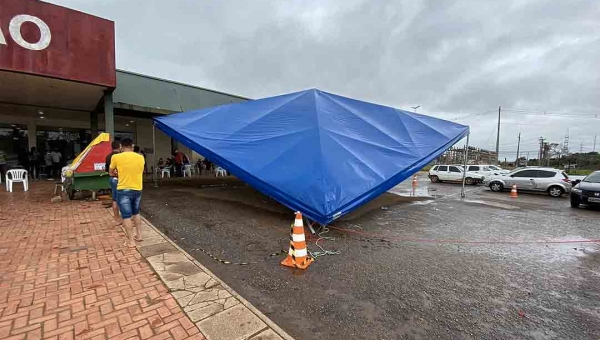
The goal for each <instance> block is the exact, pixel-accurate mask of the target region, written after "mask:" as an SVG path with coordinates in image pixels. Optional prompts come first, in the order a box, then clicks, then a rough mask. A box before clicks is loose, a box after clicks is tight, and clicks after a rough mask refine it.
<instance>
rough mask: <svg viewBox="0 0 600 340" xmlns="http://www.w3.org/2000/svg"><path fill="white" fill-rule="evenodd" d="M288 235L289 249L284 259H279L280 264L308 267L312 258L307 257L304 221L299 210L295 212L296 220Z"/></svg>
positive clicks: (301, 267)
mask: <svg viewBox="0 0 600 340" xmlns="http://www.w3.org/2000/svg"><path fill="white" fill-rule="evenodd" d="M290 236H291V238H290V251H289V252H288V256H287V257H286V258H285V260H283V261H281V264H282V265H284V266H287V267H292V268H300V269H306V268H308V266H309V265H310V264H311V263H312V262H313V261H314V259H312V258H310V257H308V250H307V249H306V240H305V238H304V223H303V222H302V214H301V213H300V212H299V211H298V212H296V220H295V221H294V224H293V225H292V230H291V235H290Z"/></svg>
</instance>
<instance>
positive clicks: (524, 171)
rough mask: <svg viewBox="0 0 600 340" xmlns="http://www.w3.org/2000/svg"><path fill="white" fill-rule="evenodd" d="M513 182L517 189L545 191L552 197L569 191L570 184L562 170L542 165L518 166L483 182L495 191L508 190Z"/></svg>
mask: <svg viewBox="0 0 600 340" xmlns="http://www.w3.org/2000/svg"><path fill="white" fill-rule="evenodd" d="M513 184H516V185H517V190H519V191H542V192H544V191H545V192H547V193H548V194H549V195H550V196H552V197H561V196H562V195H563V194H564V193H568V192H570V191H571V186H572V185H571V181H570V180H569V176H567V174H566V173H565V172H564V171H562V170H558V169H553V168H543V167H527V168H520V169H517V170H514V171H512V172H510V173H508V174H505V175H498V176H491V177H490V178H488V180H487V181H486V182H485V185H486V186H489V187H490V189H492V191H496V192H498V191H502V190H505V189H506V190H510V189H511V188H512V186H513Z"/></svg>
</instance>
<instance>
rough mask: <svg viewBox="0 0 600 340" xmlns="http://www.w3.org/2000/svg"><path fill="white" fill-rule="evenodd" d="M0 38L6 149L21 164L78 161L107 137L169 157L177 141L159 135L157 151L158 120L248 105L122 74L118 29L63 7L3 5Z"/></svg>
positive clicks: (32, 0) (0, 107) (1, 131)
mask: <svg viewBox="0 0 600 340" xmlns="http://www.w3.org/2000/svg"><path fill="white" fill-rule="evenodd" d="M15 27H17V28H19V29H18V30H17V29H14V28H15ZM0 35H2V37H0V79H1V80H2V81H0V150H3V151H5V152H6V153H7V154H9V157H10V158H11V159H12V160H13V161H14V162H16V160H17V158H18V155H19V154H23V152H24V151H25V150H28V149H30V148H31V147H34V146H36V147H37V148H38V149H39V150H40V151H41V153H42V154H43V153H44V152H45V151H48V150H51V149H52V150H53V149H56V150H58V151H60V152H61V153H62V154H63V159H64V160H67V159H70V158H72V157H73V156H75V155H76V154H78V153H79V152H80V151H81V150H83V148H84V147H85V146H86V145H87V144H88V143H89V142H90V141H91V140H92V139H93V138H94V137H95V136H96V135H97V134H98V133H99V132H102V131H106V132H109V133H110V134H111V135H112V136H114V138H115V139H122V138H126V137H127V138H132V139H133V140H134V142H135V143H136V144H138V145H140V147H142V148H143V149H144V150H145V151H146V153H147V155H148V156H149V157H150V156H151V155H152V153H154V152H155V153H156V156H157V158H158V157H167V156H168V155H170V153H171V149H172V148H175V147H177V145H176V144H177V143H175V142H174V141H172V140H171V138H169V137H168V136H166V135H165V134H163V133H162V132H160V131H158V130H157V131H156V142H157V144H156V149H157V150H152V121H151V119H152V117H155V116H160V115H166V114H171V113H174V112H180V111H182V110H191V109H200V108H205V107H211V106H216V105H221V104H229V103H236V102H241V101H245V100H247V98H244V97H240V96H236V95H231V94H227V93H222V92H218V91H213V90H208V89H204V88H199V87H195V86H191V85H186V84H181V83H176V82H173V81H168V80H164V79H158V78H154V77H149V76H146V75H141V74H136V73H132V72H128V71H124V70H117V69H116V68H115V30H114V23H113V22H112V21H109V20H106V19H102V18H99V17H95V16H92V15H89V14H85V13H82V12H79V11H75V10H71V9H68V8H64V7H61V6H57V5H53V4H49V3H45V2H42V1H37V0H3V2H2V10H1V11H0ZM2 38H4V39H2ZM188 154H191V152H189V150H188ZM149 159H151V158H149Z"/></svg>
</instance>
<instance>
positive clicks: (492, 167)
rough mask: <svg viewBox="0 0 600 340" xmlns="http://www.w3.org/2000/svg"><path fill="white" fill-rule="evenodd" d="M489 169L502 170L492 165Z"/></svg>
mask: <svg viewBox="0 0 600 340" xmlns="http://www.w3.org/2000/svg"><path fill="white" fill-rule="evenodd" d="M490 169H492V170H502V169H500V168H499V167H497V166H494V165H490Z"/></svg>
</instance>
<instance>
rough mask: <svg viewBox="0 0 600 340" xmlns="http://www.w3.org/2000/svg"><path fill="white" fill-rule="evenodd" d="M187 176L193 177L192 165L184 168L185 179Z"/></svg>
mask: <svg viewBox="0 0 600 340" xmlns="http://www.w3.org/2000/svg"><path fill="white" fill-rule="evenodd" d="M186 174H187V176H188V177H192V165H191V164H186V165H184V166H183V177H185V175H186Z"/></svg>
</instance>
